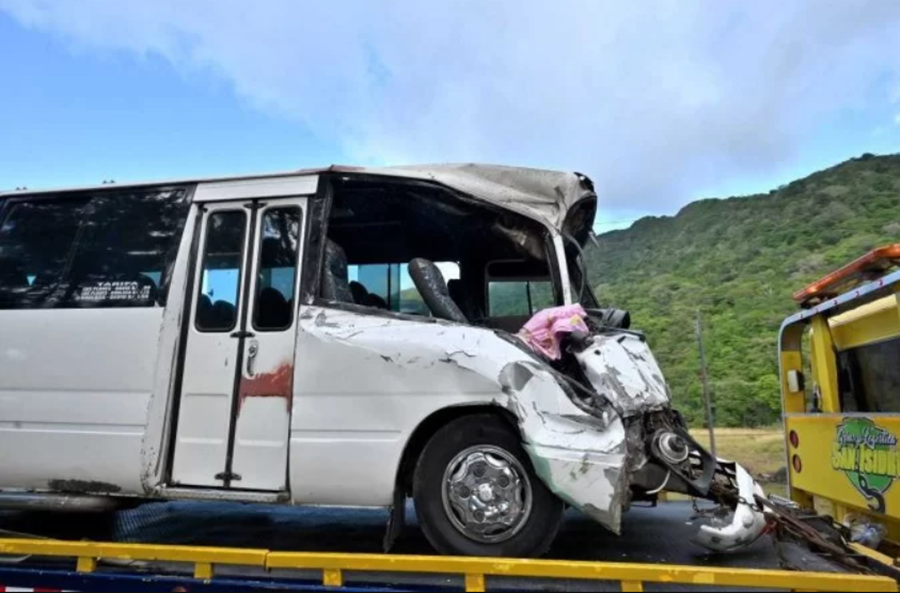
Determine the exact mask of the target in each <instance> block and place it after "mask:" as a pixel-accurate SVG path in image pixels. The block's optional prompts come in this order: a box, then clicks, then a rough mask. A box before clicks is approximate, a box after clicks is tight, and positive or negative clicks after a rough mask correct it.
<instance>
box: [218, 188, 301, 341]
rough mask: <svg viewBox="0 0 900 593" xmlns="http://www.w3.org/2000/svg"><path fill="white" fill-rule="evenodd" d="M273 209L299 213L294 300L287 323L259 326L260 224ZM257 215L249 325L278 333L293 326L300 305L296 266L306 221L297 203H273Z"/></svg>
mask: <svg viewBox="0 0 900 593" xmlns="http://www.w3.org/2000/svg"><path fill="white" fill-rule="evenodd" d="M273 210H295V211H296V212H298V213H299V214H300V218H299V219H298V221H297V249H296V250H295V251H294V279H293V282H292V284H293V287H292V288H293V296H292V300H293V301H294V304H293V305H292V306H291V307H290V312H291V317H290V320H289V321H288V323H287V325H285V326H284V327H280V328H261V327H259V326H258V325H257V313H258V312H259V294H260V282H259V273H260V272H261V271H262V269H263V268H262V266H261V265H260V264H261V263H262V239H263V237H262V229H263V226H262V225H263V224H264V221H265V218H266V214H268V213H269V212H271V211H273ZM258 216H259V230H260V233H259V236H258V237H255V239H256V245H254V246H253V247H254V248H256V249H257V254H256V262H255V263H254V267H253V272H254V273H255V275H256V278H255V281H254V284H255V286H254V291H253V292H254V294H253V310H252V311H250V314H249V318H250V325H251V326H252V327H253V329H254V330H255V331H258V332H261V333H278V332H283V331H287V330H289V329H291V328H292V327H294V321H295V320H296V318H297V315H296V314H295V310H296V309H297V308H298V307H299V306H300V303H299V300H300V292H301V288H300V275H301V273H300V270H298V267H300V265H301V263H302V262H301V257H300V253H301V251H302V247H303V246H302V241H303V225H304V224H305V223H306V221H305V220H304V216H303V208H301V207H300V206H299V205H297V204H285V205H274V206H270V207H266V208H265V209H263V211H262V212H261V213H259V215H258ZM245 243H246V241H245ZM242 255H243V254H242ZM202 269H205V268H202Z"/></svg>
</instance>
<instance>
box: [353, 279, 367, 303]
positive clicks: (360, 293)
mask: <svg viewBox="0 0 900 593" xmlns="http://www.w3.org/2000/svg"><path fill="white" fill-rule="evenodd" d="M350 292H352V293H353V301H354V302H355V303H356V304H358V305H365V304H366V299H367V298H368V296H369V290H368V289H367V288H366V287H365V286H364V285H363V283H362V282H357V281H356V280H354V281H352V282H351V283H350Z"/></svg>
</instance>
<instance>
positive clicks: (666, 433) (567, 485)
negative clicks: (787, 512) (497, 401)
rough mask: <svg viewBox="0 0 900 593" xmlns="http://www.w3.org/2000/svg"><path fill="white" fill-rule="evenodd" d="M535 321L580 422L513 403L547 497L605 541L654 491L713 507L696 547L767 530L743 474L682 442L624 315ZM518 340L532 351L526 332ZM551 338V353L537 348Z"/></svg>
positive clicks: (568, 312) (739, 543) (740, 542)
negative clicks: (570, 509)
mask: <svg viewBox="0 0 900 593" xmlns="http://www.w3.org/2000/svg"><path fill="white" fill-rule="evenodd" d="M554 316H556V317H557V318H558V319H557V320H556V321H557V323H556V324H554V321H555V320H554ZM540 317H542V318H541V319H538V322H537V323H536V324H535V325H536V327H541V326H545V327H551V330H550V332H549V334H547V335H545V336H543V339H544V340H545V342H546V344H545V347H544V350H549V352H544V354H545V356H547V355H549V356H558V359H557V360H555V361H553V363H552V364H553V366H554V368H555V369H556V370H558V371H559V373H558V375H557V376H558V377H561V379H560V382H561V384H562V385H563V386H564V388H565V389H566V390H567V392H568V393H569V396H570V399H571V400H572V401H573V402H576V404H577V406H578V408H579V409H580V410H581V411H582V412H584V414H586V416H580V415H578V414H568V415H566V414H562V415H560V414H548V413H546V412H547V411H548V410H549V409H551V408H550V407H549V406H546V405H539V404H536V401H537V400H536V399H532V404H533V405H532V407H531V409H528V408H526V407H525V406H522V405H521V400H517V399H515V398H514V397H513V401H515V402H516V404H517V405H516V406H514V409H515V411H516V413H517V415H518V417H519V418H520V421H521V425H522V429H523V434H524V436H525V439H526V449H527V450H528V452H529V454H530V456H531V458H532V460H533V461H534V464H535V467H536V469H537V472H538V475H539V476H540V477H541V478H542V479H543V481H544V482H545V483H546V484H547V485H548V486H549V487H550V488H551V490H553V491H554V492H555V493H556V494H557V495H558V496H559V497H561V498H562V499H563V500H565V501H566V502H567V503H569V504H571V505H572V506H575V507H576V508H578V509H580V510H582V511H583V512H584V513H586V514H587V515H589V516H591V517H592V518H594V519H595V520H597V521H598V522H599V523H601V524H602V525H604V526H605V527H606V528H608V529H609V530H611V531H613V532H614V533H619V532H620V530H621V520H622V513H623V512H624V511H627V510H628V508H629V506H630V505H631V504H632V503H633V502H643V501H650V502H655V501H656V500H657V499H658V496H659V494H660V493H662V492H672V493H681V494H685V495H688V496H691V497H695V498H703V499H708V500H712V501H714V502H716V503H718V504H719V505H720V506H719V507H718V508H717V509H716V510H715V511H713V512H711V513H709V514H708V515H706V520H705V521H703V522H702V524H701V525H700V527H699V530H698V532H697V534H696V536H695V537H694V542H695V543H697V544H698V545H700V546H703V547H704V548H707V549H709V550H712V551H716V552H727V551H732V550H736V549H739V548H742V547H745V546H747V545H749V544H751V543H753V542H754V541H756V540H757V539H758V538H759V536H760V535H761V534H762V533H763V532H764V530H765V527H766V516H765V514H764V512H763V511H762V510H761V509H760V508H759V507H758V506H757V504H756V502H755V498H756V497H757V496H761V495H762V494H763V493H762V490H761V488H760V487H759V485H758V484H757V483H756V482H755V481H754V479H753V478H752V477H751V476H750V474H749V473H748V472H747V470H745V469H744V468H743V467H741V466H740V465H738V464H736V463H732V462H729V461H725V460H721V459H715V458H714V457H713V456H712V455H711V454H710V453H709V452H707V451H706V450H705V449H704V448H703V447H702V446H701V445H700V444H698V443H697V442H696V441H695V440H694V439H693V438H692V437H691V435H690V434H689V432H688V430H687V427H686V425H685V423H684V422H683V420H682V418H681V417H680V415H679V414H678V413H677V412H676V411H674V410H673V409H672V407H671V400H670V394H669V387H668V385H667V383H666V381H665V379H664V378H663V374H662V371H661V370H660V368H659V366H658V364H657V362H656V359H655V358H654V356H653V353H652V352H651V350H650V347H649V345H648V344H647V340H646V338H645V337H644V335H643V334H641V333H639V332H634V331H631V330H630V329H628V328H627V325H628V315H627V314H624V313H621V312H614V311H609V310H587V311H586V310H584V309H582V308H581V307H580V306H575V307H562V308H559V309H558V310H555V311H554V310H550V311H544V312H542V313H541V314H540ZM559 321H561V322H562V325H559V323H558V322H559ZM623 326H625V327H623ZM573 327H575V329H574V330H573ZM585 330H586V331H585ZM554 332H555V336H554V335H552V334H554ZM519 335H520V336H521V337H523V338H524V339H525V341H526V342H528V343H530V345H532V347H533V348H535V349H540V344H539V343H537V344H536V343H535V342H540V340H539V339H538V340H536V339H535V332H529V328H528V326H526V328H525V329H524V330H523V331H522V332H520V334H519ZM554 338H556V339H558V341H559V343H560V344H559V346H560V347H559V348H557V349H555V350H556V351H555V352H554V348H552V345H551V347H550V348H547V347H546V346H547V345H549V344H550V343H551V342H552V340H553V339H554ZM530 397H531V398H537V397H539V396H538V395H536V394H530Z"/></svg>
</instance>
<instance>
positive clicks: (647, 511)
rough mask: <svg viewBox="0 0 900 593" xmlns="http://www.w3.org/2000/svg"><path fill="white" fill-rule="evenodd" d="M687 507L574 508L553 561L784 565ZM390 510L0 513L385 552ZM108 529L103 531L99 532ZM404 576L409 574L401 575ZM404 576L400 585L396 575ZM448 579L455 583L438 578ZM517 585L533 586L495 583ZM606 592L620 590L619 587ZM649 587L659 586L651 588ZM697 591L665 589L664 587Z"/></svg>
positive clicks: (424, 550)
mask: <svg viewBox="0 0 900 593" xmlns="http://www.w3.org/2000/svg"><path fill="white" fill-rule="evenodd" d="M691 512H692V511H691V506H690V504H689V503H686V502H683V503H682V502H673V503H668V504H663V505H660V506H659V507H657V508H635V509H632V510H631V512H629V513H628V514H627V515H626V516H625V519H624V528H623V535H622V536H619V537H617V536H615V535H612V534H610V533H608V532H606V531H605V530H603V529H602V528H601V527H600V526H599V525H597V524H596V523H594V522H592V521H591V520H590V519H588V518H587V517H585V516H583V515H581V514H580V513H578V512H576V511H570V512H569V513H568V514H567V516H566V521H565V524H564V525H563V528H562V530H561V532H560V534H559V537H558V538H557V540H556V543H555V545H554V546H553V548H552V549H551V550H550V553H549V554H548V557H549V558H555V559H570V560H596V561H607V562H648V563H665V564H688V565H696V566H716V567H730V568H738V567H740V568H778V567H779V562H778V557H777V555H776V553H775V548H774V546H773V544H772V542H771V541H770V540H769V539H768V538H767V537H766V538H763V539H761V540H760V541H758V542H757V543H756V544H754V545H753V546H751V547H750V548H748V549H746V550H743V551H741V552H739V553H733V554H729V555H711V554H708V553H706V552H705V551H704V550H702V549H700V548H698V547H696V546H694V545H693V544H691V543H690V542H689V538H690V536H691V534H692V533H693V529H694V527H692V526H690V525H688V524H687V522H688V520H689V519H690V516H691ZM386 522H387V512H385V511H370V510H357V509H325V508H310V507H307V508H291V507H279V506H264V505H241V504H231V503H199V502H197V503H195V502H174V503H149V504H145V505H143V506H141V507H139V508H137V509H133V510H130V511H123V512H120V513H118V514H117V516H116V517H115V518H114V522H113V524H111V525H104V524H102V523H101V522H98V520H97V519H96V518H90V517H88V518H72V517H66V516H61V515H49V514H22V513H2V514H0V529H3V530H9V531H14V532H22V533H29V534H34V535H39V536H49V537H59V538H66V539H82V538H84V537H86V536H89V537H93V538H95V539H97V538H103V539H107V538H109V539H114V540H117V541H122V542H143V543H169V544H184V545H187V544H190V545H210V546H227V547H254V548H268V549H271V550H292V551H319V552H369V553H380V552H381V551H382V539H383V537H384V532H385V525H386ZM104 531H106V532H107V533H105V534H104V533H103V532H104ZM393 551H394V552H395V553H399V554H433V553H434V551H433V550H432V548H431V547H430V545H429V544H428V542H427V540H426V539H425V537H424V536H423V535H422V532H421V530H420V529H419V527H418V525H417V523H416V520H415V513H414V511H413V509H412V508H411V507H409V508H408V509H407V526H406V528H405V530H404V532H403V534H402V535H401V537H400V538H399V540H398V541H397V543H396V546H395V548H394V550H393ZM401 580H405V579H401ZM394 582H398V581H394ZM432 582H434V583H435V584H448V585H452V584H455V583H457V581H455V580H453V579H444V578H439V579H433V580H432ZM495 584H497V585H509V586H510V587H513V588H520V587H524V586H530V585H532V584H533V583H525V582H522V581H515V580H511V581H509V582H507V581H504V582H503V583H499V582H497V583H495ZM601 588H602V589H607V590H618V584H609V587H605V586H601ZM575 589H581V590H597V584H596V583H573V582H571V583H567V582H562V581H553V582H545V583H543V586H542V590H575ZM648 589H649V590H653V589H657V590H658V589H659V588H657V587H652V586H651V587H648ZM678 589H682V590H693V589H695V588H694V587H684V588H679V587H669V588H667V590H678Z"/></svg>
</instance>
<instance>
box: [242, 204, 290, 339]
mask: <svg viewBox="0 0 900 593" xmlns="http://www.w3.org/2000/svg"><path fill="white" fill-rule="evenodd" d="M261 231H262V237H261V241H262V243H261V245H260V253H259V271H258V273H259V278H258V280H257V285H256V305H255V310H254V311H253V325H254V327H256V329H258V330H262V331H266V330H270V331H271V330H283V329H286V328H288V327H290V326H291V324H292V323H293V321H294V304H295V299H294V289H295V286H296V284H297V282H296V277H297V255H298V248H299V243H300V209H299V208H296V207H290V208H272V209H270V210H267V211H266V212H265V214H263V219H262V226H261Z"/></svg>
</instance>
